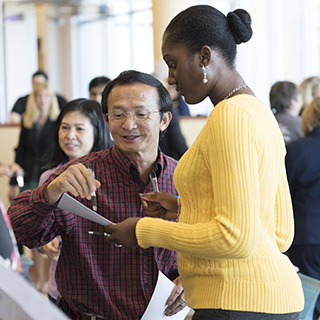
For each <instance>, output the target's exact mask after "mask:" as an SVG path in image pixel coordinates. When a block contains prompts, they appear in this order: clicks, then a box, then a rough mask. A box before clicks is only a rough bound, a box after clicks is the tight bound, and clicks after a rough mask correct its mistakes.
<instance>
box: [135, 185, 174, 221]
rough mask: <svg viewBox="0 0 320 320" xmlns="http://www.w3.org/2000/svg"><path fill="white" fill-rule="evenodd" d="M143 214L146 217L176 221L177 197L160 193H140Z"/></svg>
mask: <svg viewBox="0 0 320 320" xmlns="http://www.w3.org/2000/svg"><path fill="white" fill-rule="evenodd" d="M139 196H140V198H141V203H142V205H143V208H144V213H145V214H146V216H148V217H152V218H163V219H168V220H176V219H177V211H178V203H177V197H176V196H174V195H172V194H170V193H167V192H162V191H160V192H159V193H156V194H155V193H153V192H151V193H140V194H139Z"/></svg>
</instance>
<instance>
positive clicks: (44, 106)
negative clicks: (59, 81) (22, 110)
mask: <svg viewBox="0 0 320 320" xmlns="http://www.w3.org/2000/svg"><path fill="white" fill-rule="evenodd" d="M35 101H36V104H37V106H38V108H39V109H40V110H41V111H42V112H48V111H49V109H50V106H51V102H52V101H51V95H50V93H49V90H46V89H43V90H40V91H38V92H37V93H36V94H35Z"/></svg>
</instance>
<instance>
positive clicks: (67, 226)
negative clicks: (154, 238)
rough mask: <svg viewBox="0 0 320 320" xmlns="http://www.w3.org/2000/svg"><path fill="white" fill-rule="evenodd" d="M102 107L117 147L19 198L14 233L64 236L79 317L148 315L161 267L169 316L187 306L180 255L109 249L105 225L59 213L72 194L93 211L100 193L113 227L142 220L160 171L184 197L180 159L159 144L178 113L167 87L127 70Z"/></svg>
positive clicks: (27, 239) (64, 263)
mask: <svg viewBox="0 0 320 320" xmlns="http://www.w3.org/2000/svg"><path fill="white" fill-rule="evenodd" d="M102 107H103V110H104V113H106V121H107V122H108V125H109V128H110V132H111V134H112V136H113V139H114V141H115V146H114V147H112V148H110V149H108V150H104V151H100V152H93V153H91V154H89V155H86V156H84V157H82V158H79V159H76V160H74V161H70V162H68V163H67V164H65V165H63V166H62V167H61V168H60V169H58V170H57V171H55V172H54V173H53V174H52V175H51V176H50V177H49V178H48V180H47V181H46V182H45V183H44V184H43V185H42V186H40V187H38V188H37V189H34V190H27V191H24V192H22V193H21V194H20V195H18V196H17V197H16V198H14V200H13V201H12V204H11V206H10V208H9V210H8V214H9V216H10V218H11V222H12V226H13V229H14V232H15V234H16V237H17V239H18V241H19V242H20V243H22V244H24V245H26V246H28V247H29V248H36V247H39V246H42V245H45V244H46V243H48V242H49V241H51V240H52V239H54V238H55V237H56V236H57V235H61V237H62V249H61V254H60V258H59V262H58V266H57V270H56V281H57V286H58V291H59V292H60V293H61V296H62V297H63V299H62V304H61V305H62V308H63V309H64V310H65V312H66V313H67V314H68V315H69V316H70V317H71V318H72V319H110V320H111V319H130V320H132V319H139V318H141V316H142V315H143V313H144V311H145V309H146V307H147V305H148V302H149V300H150V298H151V296H152V293H153V290H154V288H155V284H156V281H157V276H158V271H159V270H160V271H161V272H163V273H164V274H165V275H166V276H167V277H169V278H170V279H171V280H175V283H176V287H175V288H174V290H173V292H172V294H171V296H170V299H169V300H168V304H169V306H168V309H169V310H170V311H169V313H175V312H177V311H179V310H180V309H181V308H182V307H184V305H185V302H184V300H183V298H182V297H183V289H182V287H181V285H180V282H179V278H178V271H177V265H176V254H175V252H172V251H170V250H167V249H162V248H148V249H141V248H136V249H134V250H129V249H126V248H124V247H120V246H114V245H107V244H106V243H105V241H104V237H100V236H93V235H90V234H88V231H89V230H94V231H100V232H103V226H102V225H98V224H96V223H94V222H92V221H89V220H86V219H84V218H81V217H79V216H76V215H74V214H72V213H69V212H67V211H63V210H61V209H59V208H57V203H58V201H59V199H60V197H61V196H62V194H63V193H64V192H68V193H69V194H70V195H72V196H73V197H75V198H76V199H77V200H78V201H80V202H82V203H83V204H84V205H86V206H88V207H90V208H91V207H92V202H91V196H90V192H91V191H95V192H96V196H97V207H98V210H97V211H98V213H99V214H101V215H102V216H104V217H106V218H107V219H109V220H111V221H112V222H114V223H117V222H120V221H123V220H125V219H126V218H128V217H142V216H143V215H144V213H143V207H142V205H141V202H140V198H139V193H144V192H151V191H153V189H152V184H151V181H150V180H151V179H150V174H151V172H152V171H155V173H156V175H157V178H158V184H159V189H160V190H161V191H165V192H169V193H173V194H176V190H175V187H174V184H173V179H172V175H173V171H174V169H175V167H176V164H177V162H176V161H175V160H174V159H171V158H169V157H167V156H165V155H164V154H163V153H162V152H161V150H160V149H159V147H158V145H159V132H163V131H164V130H165V129H166V128H167V126H168V125H169V123H170V120H171V111H172V100H171V97H170V95H169V93H168V92H167V91H166V89H165V88H164V87H163V86H162V84H161V82H160V81H158V80H156V79H155V78H154V77H152V76H151V75H148V74H144V73H141V72H136V71H127V72H123V73H122V74H120V75H119V76H118V77H117V78H116V79H114V80H113V81H111V82H109V83H108V84H107V85H106V88H105V90H104V92H103V99H102ZM75 147H76V146H75ZM87 163H90V166H91V168H92V170H93V171H94V172H95V179H96V180H94V178H93V176H92V174H91V172H90V171H89V170H88V169H87V167H86V166H87Z"/></svg>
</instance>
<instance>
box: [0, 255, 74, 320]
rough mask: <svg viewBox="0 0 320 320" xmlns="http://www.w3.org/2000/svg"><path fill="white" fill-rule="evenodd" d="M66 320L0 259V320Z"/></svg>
mask: <svg viewBox="0 0 320 320" xmlns="http://www.w3.org/2000/svg"><path fill="white" fill-rule="evenodd" d="M12 319H14V320H43V319H46V320H68V319H69V318H68V317H67V316H66V315H65V314H64V313H63V312H62V311H60V310H59V309H58V308H57V307H56V306H54V305H53V304H52V303H50V302H49V301H48V299H46V298H45V297H44V295H43V294H41V293H40V292H39V291H37V290H36V289H35V288H34V287H33V286H32V285H31V284H30V283H29V282H27V280H25V279H24V278H23V277H22V276H21V275H20V274H17V273H15V272H13V271H12V270H11V269H9V268H8V267H7V266H6V265H5V262H4V259H3V258H2V257H0V320H12Z"/></svg>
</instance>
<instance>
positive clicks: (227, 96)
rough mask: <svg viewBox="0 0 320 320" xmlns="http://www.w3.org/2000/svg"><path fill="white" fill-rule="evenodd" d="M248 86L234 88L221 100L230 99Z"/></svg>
mask: <svg viewBox="0 0 320 320" xmlns="http://www.w3.org/2000/svg"><path fill="white" fill-rule="evenodd" d="M247 86H248V85H247V84H242V85H241V86H239V87H236V88H234V89H233V90H231V91H230V92H229V93H228V94H227V95H226V96H225V97H224V99H223V100H226V99H228V98H230V97H231V96H232V95H233V94H234V93H235V92H236V91H238V90H240V89H245V88H246V87H247Z"/></svg>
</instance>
